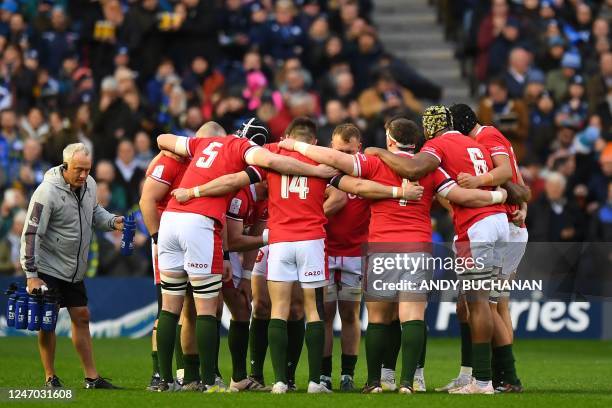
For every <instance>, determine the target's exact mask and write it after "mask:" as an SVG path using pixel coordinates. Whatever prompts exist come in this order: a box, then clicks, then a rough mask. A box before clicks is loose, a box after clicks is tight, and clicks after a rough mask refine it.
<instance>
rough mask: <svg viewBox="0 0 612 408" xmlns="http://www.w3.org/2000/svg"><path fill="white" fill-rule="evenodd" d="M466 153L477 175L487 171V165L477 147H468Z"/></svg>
mask: <svg viewBox="0 0 612 408" xmlns="http://www.w3.org/2000/svg"><path fill="white" fill-rule="evenodd" d="M467 151H468V154H469V155H470V159H471V160H472V163H473V164H474V172H475V173H476V175H477V176H480V175H481V174H485V173H486V172H488V171H489V167H488V166H487V161H486V160H485V159H484V154H482V151H481V150H480V149H479V148H477V147H468V148H467Z"/></svg>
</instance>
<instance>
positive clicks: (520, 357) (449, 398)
mask: <svg viewBox="0 0 612 408" xmlns="http://www.w3.org/2000/svg"><path fill="white" fill-rule="evenodd" d="M149 344H150V341H149V340H148V339H138V340H131V339H97V340H94V350H95V357H96V362H97V365H98V369H99V371H100V372H101V374H102V375H103V376H107V377H110V378H112V379H113V382H114V383H115V384H117V385H120V386H123V387H125V388H126V389H124V390H118V391H103V390H84V389H82V377H83V374H82V372H81V369H80V366H79V363H78V359H77V356H76V353H75V351H74V349H73V348H72V344H71V343H70V340H69V339H67V338H60V339H58V344H57V359H56V369H57V373H58V375H59V376H60V378H61V379H62V380H63V381H64V384H65V386H66V387H69V388H72V389H74V390H75V392H76V398H75V400H74V401H73V402H61V403H60V402H50V401H46V402H39V403H37V404H36V405H39V406H50V405H55V404H58V403H59V404H67V405H62V406H71V405H72V406H78V407H79V408H80V407H148V408H152V407H165V406H173V407H177V408H178V407H196V406H213V407H215V408H216V407H230V406H231V407H233V408H242V407H249V408H251V407H270V406H275V407H282V408H296V407H309V408H313V407H326V408H337V407H351V408H358V407H359V408H362V407H363V408H370V407H372V408H374V407H386V408H391V407H400V406H423V407H427V408H430V407H438V406H445V407H453V408H457V407H459V408H461V407H480V406H482V407H514V406H516V407H521V408H528V407H555V408H558V407H565V406H571V407H573V408H582V407H612V342H610V341H607V342H605V341H590V340H589V341H586V340H584V341H583V340H518V343H517V345H516V346H515V354H516V358H517V367H518V371H519V375H520V377H521V379H522V381H523V384H524V385H525V387H526V391H525V392H524V393H523V394H514V395H496V396H459V395H448V394H446V395H444V394H439V393H435V392H434V391H433V388H434V387H438V386H440V385H443V384H445V383H446V382H447V381H448V380H449V379H450V378H451V377H452V376H454V375H456V374H457V371H458V361H459V340H458V339H430V341H429V344H428V349H427V364H426V368H425V376H426V381H427V386H428V388H429V391H428V392H427V393H426V394H424V395H423V394H419V395H412V396H410V395H409V396H406V395H397V394H394V393H384V394H378V395H361V394H359V393H354V394H346V393H344V394H343V393H339V392H336V393H334V394H332V395H308V394H305V393H304V392H303V390H304V388H305V386H306V378H307V377H306V374H307V361H306V358H305V357H306V354H305V353H306V349H305V348H304V350H303V354H302V359H301V361H300V364H299V366H298V377H297V379H298V387H299V388H300V390H301V391H299V392H297V393H291V394H287V395H270V394H268V393H240V394H198V393H173V394H170V393H167V394H159V393H150V392H146V391H144V388H145V386H146V384H147V382H148V381H149V376H150V371H151V363H150V353H149ZM338 346H339V344H338V343H336V348H335V350H334V351H335V355H334V386H337V383H338V377H339V375H338V368H339V363H340V361H339V360H340V358H339V348H338ZM0 351H1V357H0V388H35V387H40V386H41V383H42V382H43V378H42V377H43V374H42V369H41V366H40V361H39V358H38V352H37V348H36V339H35V338H0ZM220 367H221V372H222V373H223V375H224V377H225V379H226V380H227V381H228V382H229V375H230V372H231V360H230V356H229V351H228V349H227V343H226V342H225V339H223V343H222V348H221V357H220ZM399 368H400V367H398V369H399ZM365 374H366V370H365V358H364V352H363V345H362V350H361V355H360V358H359V362H358V365H357V370H356V378H355V380H356V384H357V385H359V386H361V385H363V383H364V382H365ZM266 378H267V379H268V381H269V382H270V381H271V380H272V372H271V366H270V364H269V362H267V366H266ZM0 405H1V406H8V405H13V406H24V405H33V404H31V403H29V402H18V403H12V404H9V403H7V402H6V401H3V402H1V403H0Z"/></svg>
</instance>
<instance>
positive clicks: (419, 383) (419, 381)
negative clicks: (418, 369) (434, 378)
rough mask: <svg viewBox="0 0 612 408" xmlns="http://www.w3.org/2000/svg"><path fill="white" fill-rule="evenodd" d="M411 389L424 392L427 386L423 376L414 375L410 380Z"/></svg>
mask: <svg viewBox="0 0 612 408" xmlns="http://www.w3.org/2000/svg"><path fill="white" fill-rule="evenodd" d="M412 389H413V391H414V392H425V391H427V387H426V386H425V377H414V381H413V382H412Z"/></svg>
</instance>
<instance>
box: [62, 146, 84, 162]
mask: <svg viewBox="0 0 612 408" xmlns="http://www.w3.org/2000/svg"><path fill="white" fill-rule="evenodd" d="M79 152H83V154H85V156H89V155H90V153H89V149H88V148H87V146H85V145H84V144H83V143H71V144H69V145H68V146H66V147H64V151H63V152H62V160H63V161H64V163H68V162H69V161H70V160H72V158H73V157H74V155H75V154H77V153H79Z"/></svg>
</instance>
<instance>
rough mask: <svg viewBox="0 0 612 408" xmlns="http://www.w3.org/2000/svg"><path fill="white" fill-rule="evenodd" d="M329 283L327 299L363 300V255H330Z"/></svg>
mask: <svg viewBox="0 0 612 408" xmlns="http://www.w3.org/2000/svg"><path fill="white" fill-rule="evenodd" d="M327 262H328V269H329V285H327V287H326V288H325V301H326V302H335V301H337V300H344V301H349V302H359V301H360V300H361V257H360V256H328V257H327Z"/></svg>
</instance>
